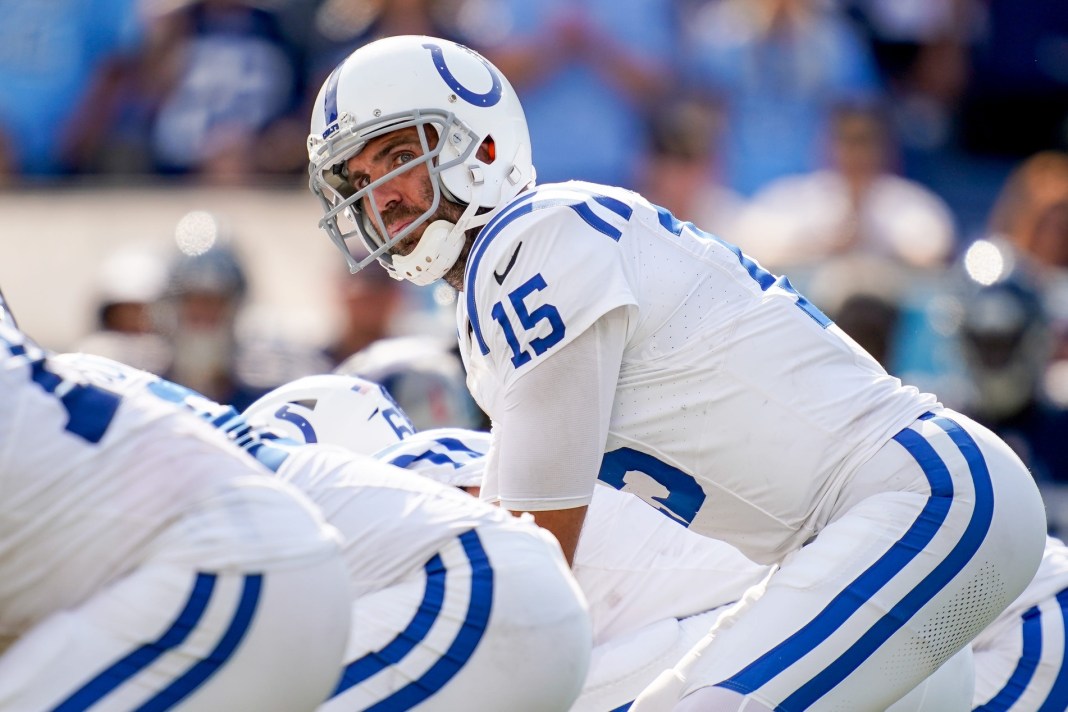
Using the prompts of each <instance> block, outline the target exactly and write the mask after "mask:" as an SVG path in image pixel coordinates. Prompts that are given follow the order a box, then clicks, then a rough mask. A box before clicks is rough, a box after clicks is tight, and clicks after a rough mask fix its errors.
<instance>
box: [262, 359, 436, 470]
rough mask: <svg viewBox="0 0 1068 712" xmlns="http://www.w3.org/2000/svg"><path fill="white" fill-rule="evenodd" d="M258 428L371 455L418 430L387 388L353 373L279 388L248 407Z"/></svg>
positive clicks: (306, 379) (299, 380)
mask: <svg viewBox="0 0 1068 712" xmlns="http://www.w3.org/2000/svg"><path fill="white" fill-rule="evenodd" d="M243 415H244V417H245V420H246V421H247V422H248V424H249V425H251V426H252V427H253V428H269V429H271V430H274V431H276V432H278V433H281V434H283V435H285V436H286V437H288V438H291V439H293V440H296V441H297V442H302V443H325V444H328V445H338V446H340V447H343V448H346V449H348V450H351V451H353V452H356V453H360V454H364V455H370V454H371V453H373V452H376V451H378V450H381V449H382V448H384V447H386V446H388V445H392V444H394V443H396V442H398V441H400V440H403V439H404V438H406V437H408V436H410V435H412V434H413V433H414V432H415V428H414V427H413V426H412V423H411V421H410V420H409V419H408V416H407V415H405V413H404V411H403V410H401V408H400V406H398V405H397V404H396V403H395V402H394V401H393V399H392V398H391V397H390V396H389V393H388V392H387V391H386V389H384V388H383V387H382V386H380V385H378V384H377V383H372V382H371V381H365V380H364V379H362V378H356V377H354V376H342V375H338V374H323V375H317V376H305V377H304V378H298V379H297V380H295V381H291V382H289V383H287V384H285V385H283V386H279V387H278V388H275V389H274V390H273V391H271V392H270V393H268V394H266V395H264V396H263V397H261V398H260V399H259V400H257V401H256V402H255V403H253V404H252V405H250V406H249V407H248V408H246V409H245V412H244V414H243Z"/></svg>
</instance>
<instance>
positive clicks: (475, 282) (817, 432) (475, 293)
mask: <svg viewBox="0 0 1068 712" xmlns="http://www.w3.org/2000/svg"><path fill="white" fill-rule="evenodd" d="M548 148H549V147H545V149H546V150H548ZM308 151H309V158H310V167H309V171H310V178H311V188H312V191H313V192H314V194H315V195H316V196H318V198H319V201H320V203H321V205H322V207H323V210H324V214H323V218H322V220H321V221H320V224H321V226H322V227H323V228H324V229H325V231H326V232H327V233H328V235H329V237H330V238H331V239H332V240H333V242H334V243H335V245H337V246H338V247H339V248H340V249H341V250H342V251H343V253H344V255H345V258H346V260H347V261H348V262H349V264H350V269H360V268H361V267H364V266H366V265H368V264H370V262H372V261H374V260H377V261H378V262H379V263H380V264H381V265H382V266H383V267H384V268H385V269H387V270H388V271H389V272H390V274H392V275H394V276H396V277H398V278H401V279H408V280H410V281H413V282H415V283H418V284H426V283H430V282H433V281H434V280H437V279H444V280H445V281H446V282H447V283H448V284H450V285H452V286H453V287H454V288H456V289H457V290H459V292H460V293H461V294H460V298H459V300H458V308H457V334H458V338H459V344H460V351H461V355H462V357H463V359H464V364H465V366H466V370H467V373H468V386H469V388H470V390H471V391H472V394H473V395H474V397H475V399H476V401H477V402H478V404H479V405H480V406H481V408H482V409H483V410H484V411H485V412H486V413H487V414H488V415H489V416H490V418H491V419H492V421H493V443H492V445H491V448H490V453H489V456H488V458H489V459H488V463H487V466H486V473H485V481H484V488H483V494H482V496H483V497H484V498H486V499H489V500H492V501H497V502H499V503H500V504H501V505H502V506H503V507H505V508H507V509H509V510H512V511H517V512H531V513H533V515H534V517H535V519H536V520H537V522H538V523H539V524H541V525H542V526H543V527H545V528H547V529H549V530H550V531H551V532H553V534H554V535H555V536H556V537H557V539H558V540H559V541H560V544H561V546H562V548H563V550H564V553H565V554H566V555H567V556H568V558H569V560H571V559H572V557H573V556H574V552H575V549H576V546H577V545H578V540H579V535H580V532H581V531H582V526H583V522H584V520H585V515H586V509H587V507H588V505H589V503H590V501H591V498H592V496H593V490H594V487H595V485H596V484H597V483H598V482H599V483H600V484H601V485H602V486H608V487H612V488H615V489H617V490H623V491H626V492H629V493H631V494H633V495H634V496H636V497H639V498H640V499H642V500H644V501H645V502H646V503H647V504H648V505H649V506H650V507H652V508H654V509H655V510H657V511H659V512H660V513H661V514H662V515H663V516H665V517H668V518H669V519H670V520H672V521H673V522H674V523H676V524H677V525H678V526H683V527H687V528H688V529H690V530H691V531H693V532H696V533H698V534H702V535H706V536H711V537H715V538H718V539H721V540H723V541H725V542H727V543H729V544H731V545H733V546H735V547H736V548H737V549H739V550H740V551H741V552H742V553H743V554H745V555H746V556H748V557H749V558H750V559H752V560H754V561H756V562H758V563H762V564H777V565H778V569H777V571H776V572H775V573H774V574H773V575H772V576H771V577H770V579H769V581H768V584H767V588H766V591H765V592H764V594H763V595H762V596H761V597H760V598H759V599H758V600H756V601H755V602H753V603H752V605H751V606H749V607H748V608H747V609H746V610H745V611H744V612H743V613H741V614H740V615H739V616H738V617H737V619H736V620H734V621H732V624H731V625H730V626H728V627H722V626H721V627H720V628H719V629H718V630H717V631H716V632H715V633H714V634H713V635H710V636H706V637H705V638H704V639H702V640H701V641H700V642H699V643H698V644H697V646H695V647H694V649H693V650H692V651H691V652H690V654H689V655H687V656H686V657H685V658H684V659H683V660H682V661H681V662H680V663H679V664H677V665H675V666H673V667H672V668H671V669H668V670H665V671H664V672H663V673H662V674H661V675H660V676H659V677H658V679H657V680H656V681H654V682H653V683H652V684H651V685H650V686H649V687H648V688H647V689H646V690H645V692H643V693H642V695H641V696H639V698H638V699H637V700H636V701H635V704H634V706H633V708H632V709H633V710H634V711H635V712H639V711H640V712H648V711H649V710H679V711H680V712H681V711H683V710H686V711H689V710H712V711H715V712H736V711H738V710H745V712H758V711H765V712H766V711H767V710H785V711H791V710H805V709H827V710H832V709H835V710H836V709H850V710H885V709H886V708H887V707H888V706H890V704H891V703H893V702H894V701H895V700H897V699H899V698H900V697H902V696H903V695H904V694H905V693H906V692H908V691H909V690H910V689H912V688H913V687H915V686H916V685H917V684H918V683H919V682H920V681H922V680H923V679H925V678H926V677H928V676H929V675H930V674H931V673H932V672H934V671H935V670H936V669H938V668H939V667H940V666H941V665H942V664H943V663H944V662H945V661H946V660H948V659H949V658H950V657H951V656H953V655H954V654H955V653H956V652H957V651H959V650H961V649H962V648H963V647H964V646H966V645H967V644H968V642H969V641H970V640H971V639H972V638H974V637H975V636H976V635H977V634H978V633H979V632H980V631H981V630H982V629H983V628H984V627H985V626H986V625H987V624H988V623H990V622H991V621H992V620H994V618H995V617H996V616H997V615H998V614H999V613H1000V612H1001V611H1002V610H1003V609H1004V608H1005V607H1006V606H1007V605H1008V604H1009V603H1010V602H1011V601H1012V600H1013V599H1014V598H1016V596H1017V595H1019V594H1020V592H1021V591H1023V589H1024V587H1025V586H1026V585H1027V583H1028V582H1029V581H1030V579H1031V577H1032V576H1033V575H1034V573H1035V571H1036V569H1037V567H1038V563H1039V560H1040V558H1041V556H1042V550H1043V542H1044V537H1045V516H1044V509H1043V504H1042V501H1041V498H1040V495H1039V493H1038V489H1037V487H1036V486H1035V484H1034V482H1033V480H1032V478H1031V476H1030V474H1029V473H1028V471H1027V469H1026V468H1025V467H1024V466H1023V464H1022V463H1021V462H1020V460H1019V459H1018V458H1017V457H1016V456H1015V455H1014V454H1013V453H1012V451H1011V450H1010V448H1009V447H1008V446H1007V445H1005V444H1004V443H1003V442H1001V441H1000V440H999V439H998V438H997V437H996V436H994V435H993V434H992V433H990V432H989V431H988V430H986V429H985V428H983V427H981V426H979V425H978V424H976V423H974V422H972V421H971V420H969V419H968V418H966V417H964V416H963V415H961V414H959V413H956V412H953V411H952V410H949V409H947V408H944V407H943V406H942V405H941V404H940V403H939V402H938V400H937V398H936V397H935V396H933V395H930V394H926V393H921V392H919V391H917V390H916V389H915V388H912V387H909V386H906V385H903V384H902V383H901V381H900V380H898V379H897V378H894V377H892V376H891V375H889V374H888V373H887V372H886V371H885V370H883V369H882V368H881V367H880V366H879V364H878V363H877V362H876V361H875V360H874V359H873V358H871V356H870V355H868V354H867V353H866V352H864V351H863V349H861V348H860V347H859V346H858V345H857V344H856V343H855V342H853V341H852V340H851V339H850V338H849V337H848V336H847V335H846V334H845V333H844V332H842V330H841V329H839V328H837V327H836V326H835V325H834V324H833V323H832V322H831V321H830V320H829V319H828V318H827V317H826V316H825V315H824V314H823V313H822V312H820V310H819V309H818V308H817V307H816V305H814V304H812V303H810V302H809V301H808V300H806V299H805V298H804V297H803V296H802V295H800V294H799V293H798V292H797V291H796V290H795V289H794V288H793V286H792V285H791V284H790V281H789V280H788V279H787V278H785V277H783V276H778V275H774V274H771V273H769V272H768V271H767V270H765V269H764V268H763V267H762V266H761V265H760V264H759V263H757V262H756V261H754V260H753V259H751V258H750V257H748V256H747V255H745V254H744V253H742V252H740V251H739V250H738V249H737V248H736V247H735V246H733V245H731V244H729V243H727V242H725V241H723V240H721V239H719V238H717V237H716V236H714V235H711V234H708V233H706V232H704V231H703V230H701V229H700V228H699V227H698V226H695V225H692V224H690V223H686V222H683V221H680V220H679V219H677V218H676V217H675V216H673V215H672V214H671V213H669V212H668V211H666V210H664V209H662V208H660V207H658V206H656V205H654V204H652V203H650V202H649V201H647V200H646V199H644V198H643V197H642V196H640V195H638V194H635V193H633V192H630V191H627V190H623V189H620V188H616V187H612V186H605V185H596V184H591V183H582V182H570V183H557V184H547V185H538V184H537V183H536V182H535V172H534V164H533V161H532V152H531V146H530V142H529V137H528V133H527V128H526V122H525V119H524V115H523V110H522V107H521V106H520V103H519V99H518V97H517V95H516V93H515V91H514V90H513V89H512V87H511V85H510V84H509V82H508V80H507V79H506V78H505V77H504V76H503V75H501V73H500V72H499V71H498V70H497V69H496V68H495V67H494V66H493V65H492V64H490V63H489V62H488V61H487V60H486V59H485V58H483V57H482V56H480V55H479V54H477V53H475V52H473V51H471V50H470V49H467V48H465V47H462V46H460V45H457V44H454V43H451V42H448V41H445V40H441V39H437V38H432V37H415V36H403V37H393V38H388V39H384V40H380V41H377V42H373V43H371V44H368V45H366V46H364V47H361V48H360V49H358V50H356V51H355V52H354V53H353V54H351V55H350V56H349V57H348V58H347V59H345V60H344V61H343V62H342V63H341V64H340V65H338V67H337V68H336V69H335V70H334V72H333V73H332V74H331V75H330V77H329V78H328V79H327V80H326V82H325V83H324V84H323V86H322V88H321V90H320V92H319V95H318V98H317V100H316V103H315V106H314V109H313V113H312V117H311V132H310V136H309V138H308ZM350 241H355V242H356V243H358V244H359V246H360V247H359V250H369V251H370V254H369V257H368V258H366V259H357V258H355V257H354V256H353V254H354V253H357V252H358V251H359V250H355V249H354V250H350V249H349V242H350Z"/></svg>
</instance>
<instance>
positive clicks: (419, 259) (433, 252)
mask: <svg viewBox="0 0 1068 712" xmlns="http://www.w3.org/2000/svg"><path fill="white" fill-rule="evenodd" d="M463 246H464V231H463V230H459V229H457V228H456V225H455V224H454V223H451V222H449V221H448V220H435V221H434V222H432V223H430V224H429V225H427V227H426V230H424V231H423V235H422V237H420V238H419V243H418V244H417V245H416V246H415V249H414V250H412V252H411V254H407V255H392V261H393V264H392V265H391V269H390V273H391V274H392V276H394V277H396V278H397V279H406V280H408V281H409V282H412V283H413V284H418V285H420V286H426V285H428V284H431V283H433V282H436V281H437V280H439V279H441V278H442V277H444V276H445V273H446V272H448V271H449V268H450V267H452V266H453V265H454V264H455V263H456V259H457V258H458V257H459V256H460V250H462V249H463Z"/></svg>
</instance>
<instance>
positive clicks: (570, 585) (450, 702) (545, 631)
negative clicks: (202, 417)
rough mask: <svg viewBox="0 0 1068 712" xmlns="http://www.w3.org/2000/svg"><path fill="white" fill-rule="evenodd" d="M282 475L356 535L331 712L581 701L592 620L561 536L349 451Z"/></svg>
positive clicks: (322, 452) (314, 456)
mask: <svg viewBox="0 0 1068 712" xmlns="http://www.w3.org/2000/svg"><path fill="white" fill-rule="evenodd" d="M268 452H269V449H268V448H264V449H263V450H262V451H261V454H262V455H265V456H266V457H265V459H266V460H268V461H271V460H272V459H273V458H272V456H271V455H269V454H268ZM277 472H278V476H279V477H280V478H281V479H283V480H285V481H287V482H289V483H291V484H293V485H295V486H297V487H298V488H299V489H301V490H302V491H304V492H305V493H307V494H308V496H309V497H311V499H312V500H313V501H314V502H315V503H316V504H318V505H319V507H320V508H321V509H322V511H323V513H324V515H325V516H326V518H327V520H328V521H329V522H330V523H331V524H333V525H334V526H336V527H337V528H338V529H339V530H340V531H341V533H342V535H343V536H344V539H345V544H344V552H345V559H346V562H347V564H348V569H349V580H350V584H351V588H352V596H353V599H352V601H353V603H352V631H351V634H350V637H349V645H348V650H347V651H346V654H345V671H344V673H343V675H342V678H341V681H340V683H339V684H338V685H337V687H336V688H335V690H334V693H333V695H332V696H331V698H330V699H329V701H328V702H327V703H326V704H325V705H324V706H323V707H322V708H321V712H351V710H408V709H418V710H443V711H447V710H448V711H451V710H461V709H462V710H474V711H478V710H485V711H486V712H490V711H492V710H502V709H507V710H520V711H524V710H529V711H531V712H535V711H541V712H551V711H553V710H565V709H567V708H568V706H569V705H570V704H571V702H572V701H573V700H574V699H575V697H577V696H578V694H579V691H580V690H581V687H582V681H583V679H584V678H585V675H586V668H587V666H588V665H589V655H590V648H591V645H592V642H591V634H590V622H589V615H588V613H587V610H586V602H585V599H584V598H583V596H582V593H581V592H580V591H579V588H578V585H577V584H576V583H575V581H574V578H573V577H572V576H571V574H570V572H569V571H568V569H567V562H566V561H565V559H564V557H563V554H562V552H561V551H560V546H559V544H557V543H556V540H555V539H553V538H552V536H551V535H550V534H549V533H548V532H546V531H545V530H543V529H541V528H539V527H537V526H535V525H534V523H533V522H532V521H530V520H529V519H523V520H521V519H519V518H517V517H513V516H512V515H511V514H509V513H508V512H505V511H503V510H501V509H499V508H497V507H492V506H490V505H487V504H485V503H483V502H479V501H478V500H476V499H474V498H472V497H470V496H469V495H467V494H465V493H463V492H461V491H459V490H457V489H454V488H451V487H446V486H444V485H439V484H437V483H435V482H431V481H429V480H427V479H425V478H422V477H418V476H416V475H414V474H412V473H410V472H406V471H404V470H402V469H400V468H397V467H393V466H391V465H387V464H385V463H382V462H379V461H376V460H373V459H371V458H370V457H367V456H362V455H357V454H355V453H352V452H350V451H347V450H344V449H342V448H339V447H334V446H329V445H301V446H298V447H296V448H294V449H293V451H292V452H291V454H289V455H288V456H287V457H286V458H285V460H284V461H283V462H281V464H279V465H277Z"/></svg>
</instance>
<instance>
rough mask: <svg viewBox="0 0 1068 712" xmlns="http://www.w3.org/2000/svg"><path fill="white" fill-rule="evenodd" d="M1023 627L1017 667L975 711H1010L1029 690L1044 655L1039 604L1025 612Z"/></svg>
mask: <svg viewBox="0 0 1068 712" xmlns="http://www.w3.org/2000/svg"><path fill="white" fill-rule="evenodd" d="M1022 627H1023V650H1022V651H1021V652H1020V659H1019V660H1018V661H1016V669H1015V670H1013V671H1012V675H1011V676H1010V677H1009V679H1008V681H1007V682H1006V683H1005V686H1004V687H1002V688H1001V689H1000V690H998V693H997V694H996V695H994V696H993V697H991V698H990V700H989V701H988V702H987V703H986V704H984V705H980V706H978V707H976V708H975V710H974V712H1008V710H1009V709H1010V708H1011V707H1012V706H1013V705H1014V704H1016V701H1017V700H1019V699H1020V697H1021V696H1022V695H1023V693H1024V692H1026V691H1027V686H1028V685H1029V684H1030V682H1031V678H1032V677H1034V675H1035V670H1037V669H1038V661H1039V659H1040V658H1041V657H1042V614H1041V612H1039V610H1038V606H1033V607H1032V608H1029V609H1028V610H1027V612H1026V613H1024V614H1023V626H1022Z"/></svg>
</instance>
